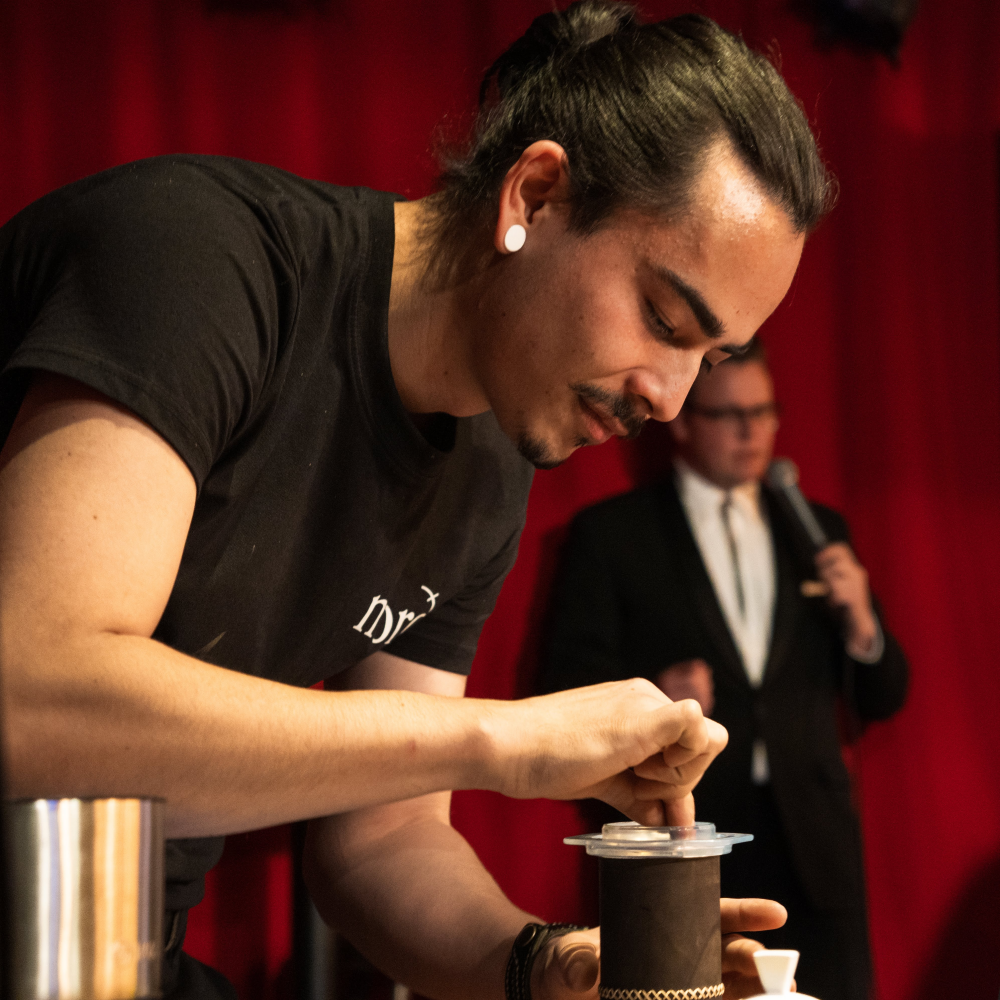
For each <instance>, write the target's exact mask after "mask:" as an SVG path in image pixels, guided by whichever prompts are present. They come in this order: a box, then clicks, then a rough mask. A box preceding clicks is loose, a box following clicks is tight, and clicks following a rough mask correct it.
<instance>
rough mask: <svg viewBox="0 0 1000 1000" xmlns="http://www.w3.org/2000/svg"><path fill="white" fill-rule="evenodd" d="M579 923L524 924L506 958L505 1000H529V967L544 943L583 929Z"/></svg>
mask: <svg viewBox="0 0 1000 1000" xmlns="http://www.w3.org/2000/svg"><path fill="white" fill-rule="evenodd" d="M585 930H587V928H586V927H581V926H580V925H579V924H525V925H524V927H522V928H521V932H520V934H518V935H517V937H516V938H514V944H513V946H512V947H511V949H510V958H508V959H507V974H506V975H505V976H504V992H505V993H506V995H507V1000H531V967H532V966H533V965H534V964H535V958H536V957H537V956H538V953H539V952H540V951H541V950H542V948H543V947H544V945H545V943H546V942H547V941H549V940H550V939H551V938H554V937H561V936H562V935H563V934H569V933H570V932H571V931H585Z"/></svg>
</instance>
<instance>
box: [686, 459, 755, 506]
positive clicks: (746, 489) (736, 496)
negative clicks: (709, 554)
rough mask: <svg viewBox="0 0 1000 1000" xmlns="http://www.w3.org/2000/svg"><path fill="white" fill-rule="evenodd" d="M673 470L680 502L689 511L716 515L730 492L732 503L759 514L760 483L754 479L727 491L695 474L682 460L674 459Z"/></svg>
mask: <svg viewBox="0 0 1000 1000" xmlns="http://www.w3.org/2000/svg"><path fill="white" fill-rule="evenodd" d="M674 468H675V469H676V470H677V487H678V491H679V492H680V495H681V500H682V501H683V503H684V506H685V507H686V508H687V509H688V510H689V511H691V512H697V513H699V514H708V513H711V514H717V513H718V511H719V508H720V507H721V506H722V501H723V500H724V499H725V497H726V493H727V492H731V493H732V495H733V502H734V503H736V504H737V505H739V506H741V507H744V508H746V509H749V510H751V511H753V512H754V513H756V514H759V513H760V483H758V482H757V480H756V479H751V480H750V482H748V483H741V484H740V485H739V486H734V487H733V489H732V490H729V491H727V490H724V489H722V488H721V487H719V486H716V485H715V483H713V482H711V481H709V480H708V479H706V478H705V477H704V476H702V475H701V474H700V473H698V472H695V470H694V469H692V468H691V466H690V465H688V463H687V462H685V461H684V459H683V458H675V459H674Z"/></svg>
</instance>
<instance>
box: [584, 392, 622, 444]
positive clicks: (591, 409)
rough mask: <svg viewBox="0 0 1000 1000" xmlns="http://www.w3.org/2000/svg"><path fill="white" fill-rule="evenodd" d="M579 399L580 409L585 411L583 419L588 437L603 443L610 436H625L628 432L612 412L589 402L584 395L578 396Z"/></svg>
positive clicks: (596, 442)
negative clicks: (604, 410) (602, 409)
mask: <svg viewBox="0 0 1000 1000" xmlns="http://www.w3.org/2000/svg"><path fill="white" fill-rule="evenodd" d="M577 399H579V401H580V409H581V410H582V411H583V419H584V422H585V423H586V425H587V437H589V438H590V440H591V441H593V442H594V444H603V443H604V442H605V441H607V440H608V438H610V437H612V436H614V435H616V434H617V435H618V437H625V436H626V435H627V434H628V431H627V430H626V429H625V427H624V426H623V425H622V424H621V422H620V421H618V420H616V419H615V418H614V417H612V416H611V415H610V414H608V413H604V412H603V411H601V410H598V409H597V408H596V407H595V406H593V405H592V404H591V403H588V402H587V400H586V399H584V398H583V396H577Z"/></svg>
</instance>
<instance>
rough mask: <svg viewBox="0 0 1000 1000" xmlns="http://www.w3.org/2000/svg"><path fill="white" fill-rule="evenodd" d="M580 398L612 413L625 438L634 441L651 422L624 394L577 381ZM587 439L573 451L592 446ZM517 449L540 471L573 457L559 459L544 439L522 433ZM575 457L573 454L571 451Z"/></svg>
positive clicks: (581, 441)
mask: <svg viewBox="0 0 1000 1000" xmlns="http://www.w3.org/2000/svg"><path fill="white" fill-rule="evenodd" d="M570 389H572V390H573V392H575V393H576V394H577V395H578V396H581V397H582V398H583V399H585V400H586V401H587V402H588V403H591V404H596V406H597V408H598V410H599V411H603V412H606V413H610V414H611V416H613V417H614V418H615V419H616V420H618V421H620V422H621V425H622V426H623V427H624V428H625V432H626V433H625V435H624V436H625V439H626V440H627V441H631V440H632V439H633V438H636V437H638V436H639V432H640V431H641V430H642V428H643V427H644V426H645V424H646V420H647V419H648V418H647V417H646V416H645V415H644V414H643V413H641V412H640V411H639V408H638V407H637V406H636V404H635V403H634V402H633V401H632V400H631V399H630V398H629V397H628V396H626V395H625V393H622V392H611V391H610V390H608V389H602V388H600V387H599V386H596V385H590V384H588V383H586V382H577V383H575V384H573V385H571V386H570ZM590 443H591V442H589V441H588V440H587V439H586V438H582V437H581V438H577V439H576V440H575V441H574V442H573V451H575V450H576V449H577V448H581V447H583V446H584V445H586V444H590ZM517 450H518V451H519V452H520V453H521V455H522V457H523V458H526V459H527V460H528V461H529V462H530V463H531V464H532V465H533V466H534V467H535V468H536V469H554V468H556V467H557V466H559V465H562V463H563V462H565V461H566V459H567V458H569V454H567V455H563V456H562V457H561V458H557V457H556V455H555V453H554V452H553V451H552V448H551V447H550V446H549V445H548V444H547V443H546V442H545V441H544V440H542V439H541V438H539V437H535V436H533V435H531V434H529V433H528V432H527V431H522V432H521V433H520V434H519V435H518V438H517ZM570 454H572V452H570Z"/></svg>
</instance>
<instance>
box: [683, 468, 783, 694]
mask: <svg viewBox="0 0 1000 1000" xmlns="http://www.w3.org/2000/svg"><path fill="white" fill-rule="evenodd" d="M675 465H676V468H677V486H678V491H679V493H680V497H681V504H682V505H683V507H684V512H685V514H687V519H688V524H689V525H690V526H691V533H692V534H693V535H694V539H695V541H696V542H697V543H698V549H699V550H700V552H701V558H702V560H703V561H704V563H705V568H706V569H707V570H708V576H709V579H710V580H711V581H712V587H713V588H714V589H715V595H716V597H717V598H718V599H719V605H720V606H721V607H722V613H723V615H724V616H725V619H726V624H727V625H728V626H729V632H730V634H731V635H732V637H733V642H734V643H735V644H736V649H737V650H738V651H739V654H740V657H741V658H742V660H743V669H744V670H745V671H746V674H747V678H748V679H749V681H750V683H751V684H752V685H753V686H754V687H759V686H760V684H761V681H763V679H764V667H765V665H766V663H767V653H768V649H769V648H770V645H771V628H772V625H773V623H774V595H775V581H776V579H777V571H776V568H775V563H774V545H773V543H772V541H771V528H770V526H769V525H768V523H767V518H766V517H765V516H764V515H763V513H762V511H761V504H760V485H759V484H758V483H756V482H750V483H745V484H744V485H742V486H737V487H736V488H735V489H733V490H730V491H728V495H730V496H731V498H732V503H731V506H730V509H729V523H730V527H731V528H732V533H733V541H734V543H735V546H736V552H737V557H738V563H739V573H740V582H741V585H742V589H743V605H744V612H742V613H741V611H740V602H739V595H738V590H737V584H736V573H735V570H736V567H735V566H734V563H733V553H732V549H731V548H730V545H729V536H728V534H727V532H726V525H725V522H724V521H723V517H722V505H723V503H724V502H725V500H726V496H727V491H726V490H723V489H720V488H719V487H718V486H716V485H715V484H714V483H710V482H709V481H708V480H707V479H705V478H704V477H703V476H700V475H698V473H697V472H695V471H694V469H692V468H691V467H690V466H689V465H688V464H687V463H686V462H684V461H682V460H681V459H677V460H676V462H675Z"/></svg>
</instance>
